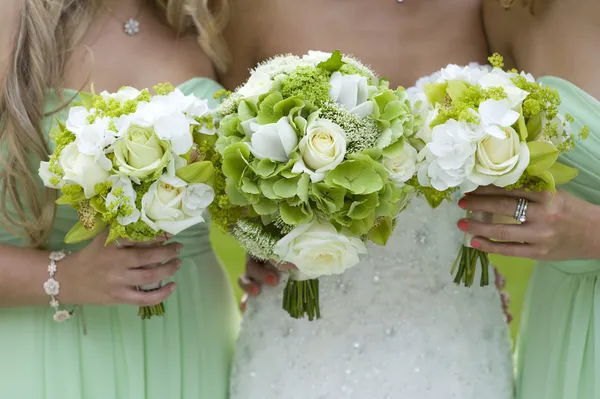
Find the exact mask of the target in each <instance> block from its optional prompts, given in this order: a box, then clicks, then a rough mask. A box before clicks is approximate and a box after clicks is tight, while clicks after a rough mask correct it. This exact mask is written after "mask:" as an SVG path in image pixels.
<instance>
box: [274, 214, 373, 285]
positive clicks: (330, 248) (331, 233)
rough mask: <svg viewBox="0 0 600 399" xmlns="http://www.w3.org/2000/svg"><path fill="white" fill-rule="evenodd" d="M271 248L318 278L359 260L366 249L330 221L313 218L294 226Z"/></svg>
mask: <svg viewBox="0 0 600 399" xmlns="http://www.w3.org/2000/svg"><path fill="white" fill-rule="evenodd" d="M274 252H275V254H276V255H277V256H279V257H280V258H281V259H282V260H283V261H285V262H290V263H293V264H295V265H296V267H297V268H298V270H299V271H300V272H301V273H302V274H304V275H305V276H307V277H309V278H317V277H320V276H324V275H331V274H341V273H343V272H344V271H345V270H346V269H349V268H351V267H353V266H355V265H356V264H358V262H359V261H360V259H359V255H361V254H366V253H367V249H366V247H365V244H364V243H363V242H362V241H361V240H360V239H358V238H356V237H352V236H347V235H344V234H342V233H338V232H337V230H336V229H335V227H333V225H332V224H331V223H329V222H325V221H313V222H311V223H308V224H303V225H300V226H297V227H296V228H294V230H292V231H291V232H290V233H289V234H287V235H286V236H285V237H283V238H282V239H281V240H279V242H278V243H277V245H276V246H275V249H274Z"/></svg>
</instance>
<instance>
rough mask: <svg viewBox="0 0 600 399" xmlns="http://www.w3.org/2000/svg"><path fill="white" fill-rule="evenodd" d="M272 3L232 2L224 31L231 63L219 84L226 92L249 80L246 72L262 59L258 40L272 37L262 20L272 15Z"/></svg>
mask: <svg viewBox="0 0 600 399" xmlns="http://www.w3.org/2000/svg"><path fill="white" fill-rule="evenodd" d="M272 3H278V2H272ZM272 3H271V0H253V1H248V0H234V1H233V2H232V10H231V19H230V21H229V24H228V25H227V28H226V29H225V32H224V37H225V41H226V42H227V46H228V48H229V52H230V55H231V62H230V64H229V66H228V68H227V71H225V72H224V73H222V74H221V75H220V80H221V84H223V86H225V87H226V88H227V89H230V90H233V89H235V88H236V87H237V86H239V85H240V84H241V83H243V82H244V81H245V80H246V79H247V78H248V70H249V69H250V68H253V67H254V66H255V65H256V63H257V62H258V61H259V60H261V59H262V58H261V54H260V44H261V37H263V35H268V34H271V32H270V31H269V26H268V25H267V26H265V21H269V18H270V16H271V15H273V10H272V9H273V8H274V4H272ZM275 7H276V6H275Z"/></svg>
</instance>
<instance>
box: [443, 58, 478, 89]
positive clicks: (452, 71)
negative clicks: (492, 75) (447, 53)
mask: <svg viewBox="0 0 600 399" xmlns="http://www.w3.org/2000/svg"><path fill="white" fill-rule="evenodd" d="M487 74H489V68H486V67H484V66H481V65H478V64H476V63H471V64H469V65H467V66H458V65H454V64H450V65H448V66H447V67H446V68H444V69H442V70H441V71H440V72H439V75H438V76H437V82H438V83H444V82H447V81H449V80H460V81H463V82H467V83H469V84H471V85H476V84H477V83H478V82H479V80H480V79H482V78H483V77H484V76H486V75H487Z"/></svg>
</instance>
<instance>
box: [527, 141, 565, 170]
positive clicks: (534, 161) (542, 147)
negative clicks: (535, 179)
mask: <svg viewBox="0 0 600 399" xmlns="http://www.w3.org/2000/svg"><path fill="white" fill-rule="evenodd" d="M527 147H528V148H529V157H530V159H529V165H528V166H527V169H525V171H526V172H527V173H529V174H530V175H533V176H538V175H540V174H541V173H543V172H544V171H546V170H548V168H549V167H550V166H552V164H554V162H556V160H557V159H558V149H557V148H556V147H555V146H554V145H553V144H551V143H548V142H546V141H531V142H529V143H527Z"/></svg>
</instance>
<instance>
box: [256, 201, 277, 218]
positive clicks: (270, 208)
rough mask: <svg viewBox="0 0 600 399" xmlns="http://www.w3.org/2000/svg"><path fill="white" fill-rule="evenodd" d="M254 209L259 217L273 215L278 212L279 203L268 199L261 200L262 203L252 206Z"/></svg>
mask: <svg viewBox="0 0 600 399" xmlns="http://www.w3.org/2000/svg"><path fill="white" fill-rule="evenodd" d="M252 207H253V208H254V211H256V213H258V214H259V215H271V214H273V213H275V212H277V210H278V206H277V203H276V202H275V201H271V200H268V199H266V198H261V199H260V201H258V203H256V204H254V205H252Z"/></svg>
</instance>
